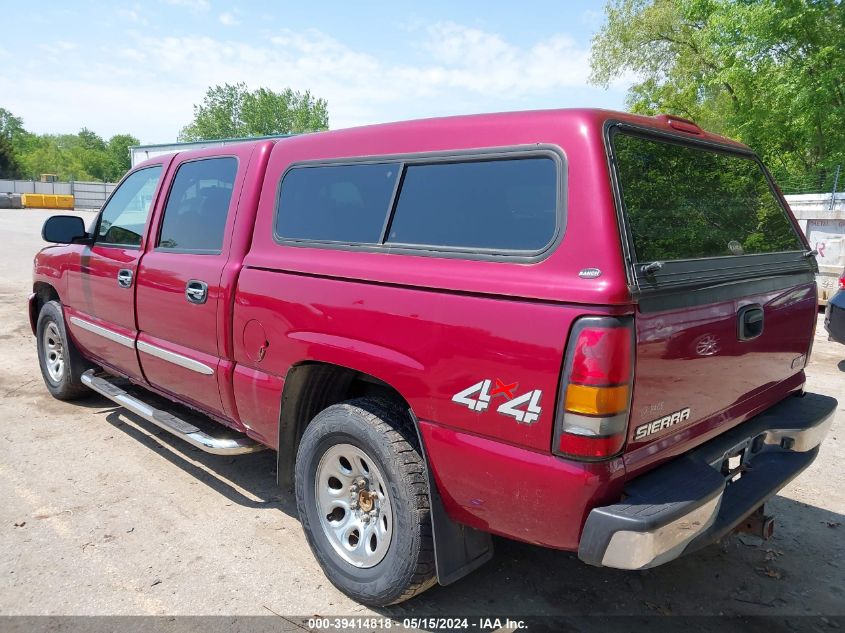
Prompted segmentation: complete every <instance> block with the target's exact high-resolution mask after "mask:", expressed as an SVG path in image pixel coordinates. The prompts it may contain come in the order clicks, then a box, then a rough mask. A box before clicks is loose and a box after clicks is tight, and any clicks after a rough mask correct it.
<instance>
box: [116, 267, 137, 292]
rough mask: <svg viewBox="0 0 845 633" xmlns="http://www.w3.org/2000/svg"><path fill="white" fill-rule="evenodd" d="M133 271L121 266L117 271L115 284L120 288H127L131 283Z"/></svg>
mask: <svg viewBox="0 0 845 633" xmlns="http://www.w3.org/2000/svg"><path fill="white" fill-rule="evenodd" d="M132 277H133V273H132V271H131V270H129V269H128V268H121V269H120V270H119V271H117V285H118V286H120V287H121V288H129V287H130V286H131V285H132Z"/></svg>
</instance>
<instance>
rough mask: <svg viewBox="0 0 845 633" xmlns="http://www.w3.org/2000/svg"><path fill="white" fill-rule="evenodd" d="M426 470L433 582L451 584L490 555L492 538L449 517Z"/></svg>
mask: <svg viewBox="0 0 845 633" xmlns="http://www.w3.org/2000/svg"><path fill="white" fill-rule="evenodd" d="M420 439H422V438H420ZM423 453H425V449H423ZM426 463H427V462H426ZM426 471H427V472H428V489H429V494H430V495H431V531H432V534H433V537H434V566H435V568H436V570H437V582H438V583H440V584H441V585H451V584H452V583H453V582H455V581H457V580H460V579H461V578H463V577H464V576H466V575H467V574H469V573H470V572H473V571H475V570H476V569H478V568H479V567H481V566H482V565H483V564H484V563H486V562H487V561H488V560H490V559H491V558H493V538H492V537H491V536H490V534H489V533H487V532H482V531H481V530H476V529H475V528H471V527H468V526H466V525H461V524H460V523H455V522H454V521H453V520H452V519H450V518H449V516H448V515H447V514H446V509H445V508H444V507H443V501H442V500H441V499H440V492H439V491H438V490H437V484H436V483H435V481H434V477H433V475H432V474H431V469H430V468H428V467H426Z"/></svg>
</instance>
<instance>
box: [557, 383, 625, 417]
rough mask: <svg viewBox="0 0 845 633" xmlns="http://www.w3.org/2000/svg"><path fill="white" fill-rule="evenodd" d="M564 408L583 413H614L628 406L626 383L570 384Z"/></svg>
mask: <svg viewBox="0 0 845 633" xmlns="http://www.w3.org/2000/svg"><path fill="white" fill-rule="evenodd" d="M564 408H565V409H566V410H567V411H571V412H572V413H581V414H583V415H614V414H616V413H621V412H622V411H625V410H626V409H627V408H628V385H619V386H617V387H591V386H589V385H573V384H570V385H569V386H568V387H567V388H566V403H565V405H564Z"/></svg>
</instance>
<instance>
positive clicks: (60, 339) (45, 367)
mask: <svg viewBox="0 0 845 633" xmlns="http://www.w3.org/2000/svg"><path fill="white" fill-rule="evenodd" d="M36 339H37V344H38V364H39V366H40V368H41V376H42V377H43V378H44V384H45V385H46V386H47V390H48V391H49V392H50V393H51V394H52V395H53V397H54V398H57V399H59V400H75V399H77V398H81V397H82V396H85V395H88V394H89V393H91V392H90V390H89V389H88V388H87V387H86V386H85V385H83V384H82V381H81V377H82V373H83V372H84V371H86V370H87V369H89V368H90V367H91V365H90V364H89V363H88V362H87V361H86V360H85V359H84V358H83V357H82V355H81V354H80V353H79V350H78V349H76V346H75V345H74V344H73V341H71V340H70V339H69V338H68V335H67V330H66V329H65V319H64V316H63V315H62V307H61V304H60V303H59V302H58V301H48V302H47V303H45V304H44V305H43V306H42V307H41V312H40V313H39V314H38V323H37V326H36Z"/></svg>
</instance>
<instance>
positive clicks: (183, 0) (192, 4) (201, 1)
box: [164, 0, 210, 11]
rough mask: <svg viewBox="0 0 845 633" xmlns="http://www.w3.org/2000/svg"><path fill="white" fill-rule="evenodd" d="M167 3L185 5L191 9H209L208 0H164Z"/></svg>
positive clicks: (177, 5) (178, 5)
mask: <svg viewBox="0 0 845 633" xmlns="http://www.w3.org/2000/svg"><path fill="white" fill-rule="evenodd" d="M164 1H165V3H167V4H171V5H173V6H176V7H185V8H186V9H190V10H191V11H208V9H209V6H210V5H209V4H208V0H164Z"/></svg>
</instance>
